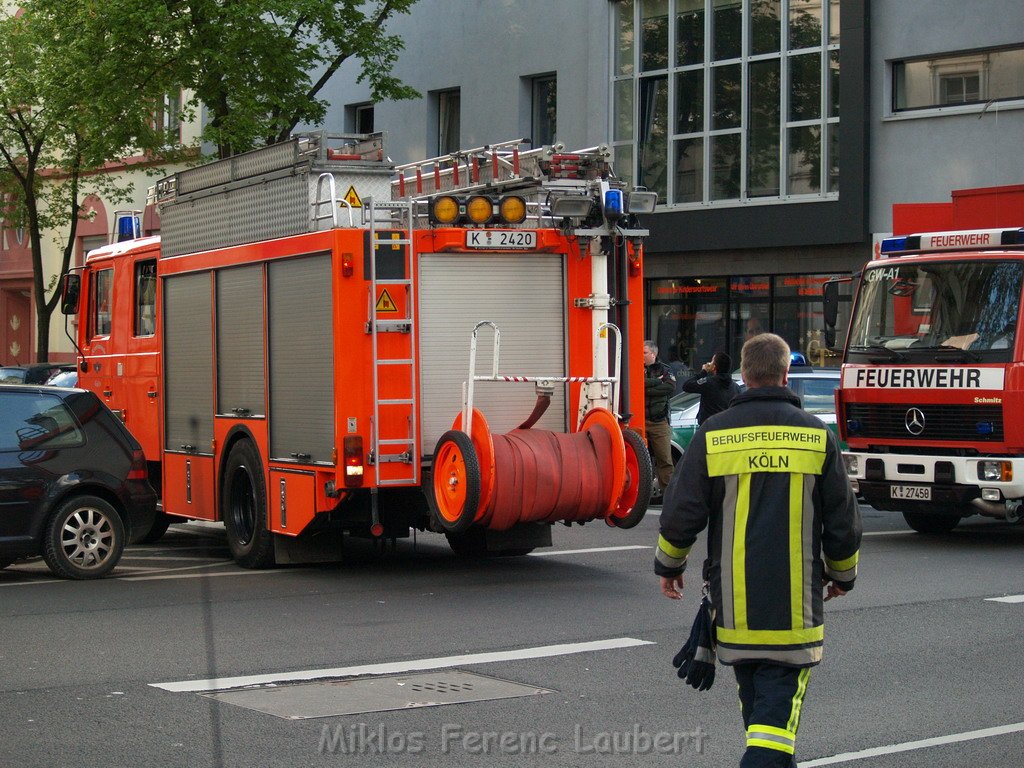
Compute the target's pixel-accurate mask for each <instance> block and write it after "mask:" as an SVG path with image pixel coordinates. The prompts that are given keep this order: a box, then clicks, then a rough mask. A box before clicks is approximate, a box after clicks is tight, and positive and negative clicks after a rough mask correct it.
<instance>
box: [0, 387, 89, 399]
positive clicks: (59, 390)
mask: <svg viewBox="0 0 1024 768" xmlns="http://www.w3.org/2000/svg"><path fill="white" fill-rule="evenodd" d="M88 391H89V390H87V389H78V388H76V387H49V386H47V385H45V384H4V386H3V388H2V389H0V394H5V393H9V392H34V393H36V394H46V395H56V396H57V397H62V398H63V397H67V396H68V395H70V394H71V393H72V392H88Z"/></svg>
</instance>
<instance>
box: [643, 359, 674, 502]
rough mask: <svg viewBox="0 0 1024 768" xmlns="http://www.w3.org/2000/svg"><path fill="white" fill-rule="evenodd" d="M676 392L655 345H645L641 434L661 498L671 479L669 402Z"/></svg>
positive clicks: (672, 378) (670, 372)
mask: <svg viewBox="0 0 1024 768" xmlns="http://www.w3.org/2000/svg"><path fill="white" fill-rule="evenodd" d="M675 391H676V377H675V375H674V374H673V373H672V369H671V368H669V367H668V366H667V365H665V363H663V362H661V361H660V360H659V359H658V345H657V344H655V343H654V342H653V341H650V340H648V341H645V342H644V416H645V424H644V431H645V432H646V434H647V445H648V446H650V449H651V453H652V454H653V455H654V476H655V477H656V478H657V480H658V485H659V486H660V489H659V493H658V494H656V495H660V494H661V493H662V492H664V490H665V489H666V488H667V487H668V483H669V480H671V479H672V431H671V428H670V427H669V423H668V400H669V398H670V397H672V394H673V393H674V392H675Z"/></svg>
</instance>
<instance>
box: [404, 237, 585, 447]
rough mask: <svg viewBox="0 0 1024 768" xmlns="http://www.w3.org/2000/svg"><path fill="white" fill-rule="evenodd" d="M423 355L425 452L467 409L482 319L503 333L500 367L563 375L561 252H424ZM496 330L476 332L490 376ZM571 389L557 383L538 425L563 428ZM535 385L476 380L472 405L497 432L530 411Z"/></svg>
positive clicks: (482, 370)
mask: <svg viewBox="0 0 1024 768" xmlns="http://www.w3.org/2000/svg"><path fill="white" fill-rule="evenodd" d="M419 286H420V294H419V305H420V355H421V364H422V376H421V380H420V391H421V392H422V403H423V411H422V420H421V423H422V425H423V442H422V445H423V451H424V453H431V452H433V450H434V446H435V445H436V444H437V441H438V439H439V438H440V437H441V435H443V434H444V433H445V432H446V431H447V430H449V429H451V425H452V420H453V419H454V418H455V416H456V414H458V413H459V412H461V410H462V382H463V381H465V380H466V379H467V378H468V376H469V340H470V334H471V333H472V332H473V326H475V325H476V324H477V323H478V322H479V321H481V320H490V321H492V322H494V323H496V324H497V326H498V328H499V330H500V331H501V359H500V361H499V370H498V373H501V374H508V375H544V376H564V375H565V357H566V353H565V333H566V332H565V315H566V311H567V310H566V288H565V267H564V264H563V257H562V256H561V255H560V254H548V253H515V254H495V253H486V254H475V253H470V254H454V253H429V254H421V255H420V283H419ZM493 354H494V345H493V334H492V332H491V330H490V329H489V328H482V329H481V330H480V333H479V334H478V337H477V374H478V375H485V374H490V372H491V364H492V360H493ZM565 393H566V388H565V387H564V386H559V387H557V388H556V389H555V394H554V396H553V397H552V399H551V406H550V407H549V408H548V410H547V412H546V413H545V414H544V416H543V417H542V418H541V419H540V421H539V422H537V425H536V427H535V428H536V429H549V430H554V431H558V432H561V431H564V430H565V429H566V423H565V413H566V404H565V400H566V394H565ZM536 400H537V394H536V390H535V388H534V385H533V384H532V383H516V384H509V383H500V384H494V383H490V382H483V383H480V382H478V383H477V384H476V390H475V394H474V399H473V403H474V407H476V408H479V409H480V411H481V412H482V413H483V414H484V415H485V416H486V418H487V421H488V422H489V423H490V425H491V429H492V431H493V432H494V433H495V434H501V433H504V432H508V431H509V430H512V429H514V428H515V427H516V426H518V425H519V424H520V423H522V422H523V421H524V420H525V419H526V418H527V417H528V416H529V415H530V412H531V411H532V410H533V406H534V404H535V403H536Z"/></svg>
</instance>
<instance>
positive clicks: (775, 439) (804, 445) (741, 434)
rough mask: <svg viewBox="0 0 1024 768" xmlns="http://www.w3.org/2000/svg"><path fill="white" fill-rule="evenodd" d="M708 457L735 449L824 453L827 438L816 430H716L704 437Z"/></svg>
mask: <svg viewBox="0 0 1024 768" xmlns="http://www.w3.org/2000/svg"><path fill="white" fill-rule="evenodd" d="M706 443H707V453H708V455H709V456H710V455H712V454H717V453H728V452H730V451H737V450H762V449H776V450H778V449H782V450H793V451H814V452H816V453H824V452H825V448H826V446H827V445H828V435H827V434H826V431H825V430H824V429H818V428H817V427H772V426H763V427H738V428H736V429H716V430H714V431H712V432H708V433H707V436H706Z"/></svg>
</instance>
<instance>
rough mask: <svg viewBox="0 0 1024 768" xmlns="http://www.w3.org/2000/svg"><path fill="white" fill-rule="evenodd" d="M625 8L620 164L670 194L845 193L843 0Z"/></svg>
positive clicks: (694, 199) (621, 17) (621, 6)
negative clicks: (841, 173) (841, 84)
mask: <svg viewBox="0 0 1024 768" xmlns="http://www.w3.org/2000/svg"><path fill="white" fill-rule="evenodd" d="M614 9H615V21H614V24H615V34H614V37H613V52H612V58H613V61H614V62H615V66H614V67H613V72H612V99H613V119H612V122H613V125H612V136H613V145H614V150H615V163H616V166H615V167H616V171H617V172H618V173H619V175H621V176H623V177H625V178H630V179H632V178H635V179H636V180H637V183H640V184H643V185H645V186H647V187H648V188H649V189H651V190H653V191H656V192H657V193H658V200H659V203H661V204H663V205H670V206H691V207H692V206H694V205H709V204H713V203H718V202H722V203H734V201H748V200H755V199H756V200H757V201H759V202H760V201H770V200H772V199H774V200H780V199H786V200H788V199H791V198H793V197H794V196H803V197H808V198H818V199H820V198H834V197H835V196H836V195H837V194H838V192H839V155H838V140H837V137H838V126H839V32H840V30H839V0H828V1H827V2H825V1H824V0H785V2H783V0H746V1H742V0H621V1H620V2H617V3H615V5H614ZM955 87H956V86H955V84H950V86H949V88H950V89H955Z"/></svg>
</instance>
